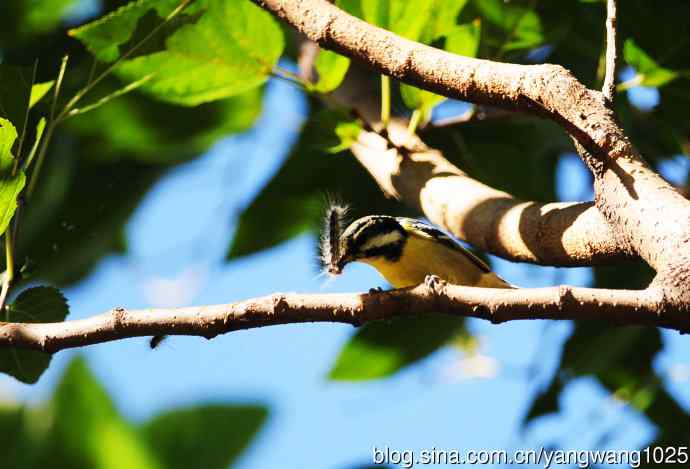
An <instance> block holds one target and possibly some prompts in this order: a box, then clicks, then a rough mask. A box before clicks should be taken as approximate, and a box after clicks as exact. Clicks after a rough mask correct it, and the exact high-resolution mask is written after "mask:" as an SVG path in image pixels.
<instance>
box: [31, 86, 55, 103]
mask: <svg viewBox="0 0 690 469" xmlns="http://www.w3.org/2000/svg"><path fill="white" fill-rule="evenodd" d="M53 83H55V81H53V80H51V81H46V82H45V83H36V84H35V85H34V86H32V87H31V98H30V100H29V109H31V108H32V107H34V105H35V104H36V103H37V102H39V101H40V100H41V99H43V97H44V96H45V95H46V94H47V93H48V91H50V90H51V88H53Z"/></svg>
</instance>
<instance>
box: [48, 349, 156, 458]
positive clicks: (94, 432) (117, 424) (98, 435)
mask: <svg viewBox="0 0 690 469" xmlns="http://www.w3.org/2000/svg"><path fill="white" fill-rule="evenodd" d="M53 422H54V425H55V429H54V430H55V432H54V433H55V434H54V436H53V438H54V439H55V443H56V446H58V447H59V450H60V451H61V452H62V453H64V454H65V456H67V457H68V458H69V459H70V460H72V461H79V462H80V463H81V464H80V467H90V468H97V469H116V468H122V467H126V468H131V469H162V468H163V467H165V466H163V465H162V464H161V463H160V462H159V461H158V459H157V457H156V455H155V454H154V452H153V451H152V450H151V449H150V448H149V447H148V445H146V443H145V442H144V441H142V439H141V438H140V437H139V435H138V433H137V431H136V430H135V429H134V428H133V427H132V425H130V424H129V423H128V422H126V421H125V420H124V419H123V418H122V417H121V416H120V415H119V413H118V411H117V409H116V408H115V406H114V404H113V402H112V400H111V399H110V396H108V394H107V392H106V391H105V389H103V387H102V386H101V384H100V383H99V382H98V381H97V380H96V378H95V377H94V376H93V375H92V374H91V372H90V371H89V369H88V367H87V366H86V363H85V361H84V360H83V359H82V358H75V359H74V360H73V361H72V362H71V363H70V365H69V366H68V368H67V371H66V372H65V374H64V375H63V377H62V380H61V381H60V383H59V384H58V386H57V389H56V391H55V395H54V397H53Z"/></svg>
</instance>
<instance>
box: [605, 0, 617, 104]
mask: <svg viewBox="0 0 690 469" xmlns="http://www.w3.org/2000/svg"><path fill="white" fill-rule="evenodd" d="M616 7H617V5H616V0H608V1H607V3H606V11H607V15H606V74H605V75H604V86H603V88H602V90H601V92H602V93H604V97H605V98H606V101H607V102H608V105H609V106H613V103H614V101H615V98H616V69H617V68H618V45H617V38H616Z"/></svg>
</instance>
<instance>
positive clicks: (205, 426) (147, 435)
mask: <svg viewBox="0 0 690 469" xmlns="http://www.w3.org/2000/svg"><path fill="white" fill-rule="evenodd" d="M267 416H268V411H267V409H266V408H265V407H262V406H235V405H206V406H202V407H194V408H189V409H178V410H173V411H170V412H166V413H164V414H161V415H157V416H156V417H154V418H153V420H151V421H150V422H148V423H146V424H145V425H144V426H143V427H142V429H141V433H142V435H143V437H144V439H145V440H146V441H148V443H149V446H150V447H151V448H153V450H154V452H155V453H156V455H157V456H158V458H159V460H160V461H161V462H162V463H163V465H164V467H166V468H167V469H186V468H190V467H203V468H205V469H224V468H227V467H229V466H230V464H231V463H233V462H234V461H235V460H236V459H237V457H238V456H239V455H240V454H241V453H242V451H244V450H245V449H246V447H247V446H248V445H249V443H250V442H251V441H252V440H253V439H254V437H255V436H256V434H257V432H258V431H259V429H260V428H261V426H262V425H263V424H264V422H265V421H266V417H267Z"/></svg>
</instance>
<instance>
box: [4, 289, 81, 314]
mask: <svg viewBox="0 0 690 469" xmlns="http://www.w3.org/2000/svg"><path fill="white" fill-rule="evenodd" d="M8 312H9V315H10V318H11V320H12V321H14V322H62V321H64V320H65V318H66V317H67V315H68V314H69V305H68V304H67V300H66V299H65V297H64V296H63V294H62V292H60V290H58V289H57V288H53V287H32V288H27V289H26V290H24V291H23V292H21V293H20V294H19V296H18V297H17V299H15V300H14V302H12V303H10V304H9V305H8Z"/></svg>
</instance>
